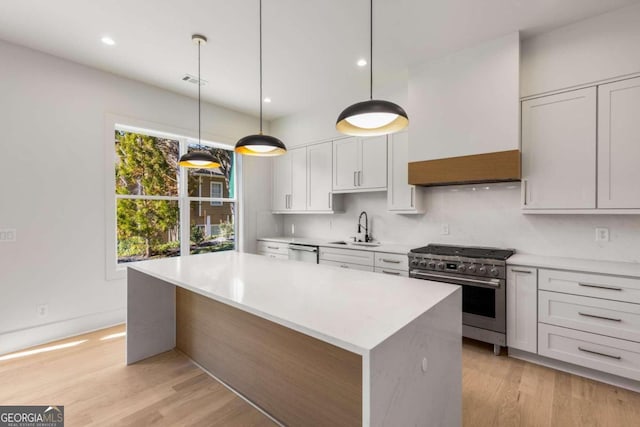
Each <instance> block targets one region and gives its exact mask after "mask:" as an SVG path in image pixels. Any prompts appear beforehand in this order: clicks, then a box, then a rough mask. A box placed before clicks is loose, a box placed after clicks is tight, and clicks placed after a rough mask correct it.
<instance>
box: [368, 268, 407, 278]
mask: <svg viewBox="0 0 640 427" xmlns="http://www.w3.org/2000/svg"><path fill="white" fill-rule="evenodd" d="M374 271H375V272H376V273H382V274H387V275H389V276H400V277H409V272H408V271H407V270H395V269H393V268H384V267H375V269H374Z"/></svg>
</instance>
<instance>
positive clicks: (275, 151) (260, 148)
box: [235, 134, 287, 157]
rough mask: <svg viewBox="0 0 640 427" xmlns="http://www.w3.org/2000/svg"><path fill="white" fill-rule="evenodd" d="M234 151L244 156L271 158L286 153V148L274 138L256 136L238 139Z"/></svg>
mask: <svg viewBox="0 0 640 427" xmlns="http://www.w3.org/2000/svg"><path fill="white" fill-rule="evenodd" d="M235 151H236V153H239V154H242V155H245V156H262V157H272V156H279V155H281V154H284V153H286V152H287V147H285V145H284V144H283V143H282V141H280V140H279V139H278V138H276V137H273V136H269V135H262V134H257V135H249V136H245V137H244V138H242V139H240V140H239V141H238V142H237V143H236V150H235Z"/></svg>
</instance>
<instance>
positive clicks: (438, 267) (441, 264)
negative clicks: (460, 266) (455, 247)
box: [436, 262, 444, 270]
mask: <svg viewBox="0 0 640 427" xmlns="http://www.w3.org/2000/svg"><path fill="white" fill-rule="evenodd" d="M436 268H437V269H438V270H444V262H439V263H438V265H436Z"/></svg>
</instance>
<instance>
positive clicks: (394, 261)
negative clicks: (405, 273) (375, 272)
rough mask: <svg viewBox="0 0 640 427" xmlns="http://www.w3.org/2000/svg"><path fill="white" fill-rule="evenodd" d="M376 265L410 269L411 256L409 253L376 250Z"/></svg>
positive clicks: (395, 268)
mask: <svg viewBox="0 0 640 427" xmlns="http://www.w3.org/2000/svg"><path fill="white" fill-rule="evenodd" d="M375 267H376V268H378V267H381V268H382V267H384V268H387V269H389V268H391V269H394V270H408V269H409V256H408V255H407V254H389V253H384V252H376V254H375Z"/></svg>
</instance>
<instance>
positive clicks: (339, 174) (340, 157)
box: [333, 137, 360, 190]
mask: <svg viewBox="0 0 640 427" xmlns="http://www.w3.org/2000/svg"><path fill="white" fill-rule="evenodd" d="M359 143H360V141H359V139H358V138H356V137H350V138H345V139H341V140H339V141H334V142H333V189H334V190H352V189H354V188H356V179H357V177H356V174H357V171H358V170H359V163H360V162H359V158H358V155H359V149H358V145H359Z"/></svg>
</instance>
